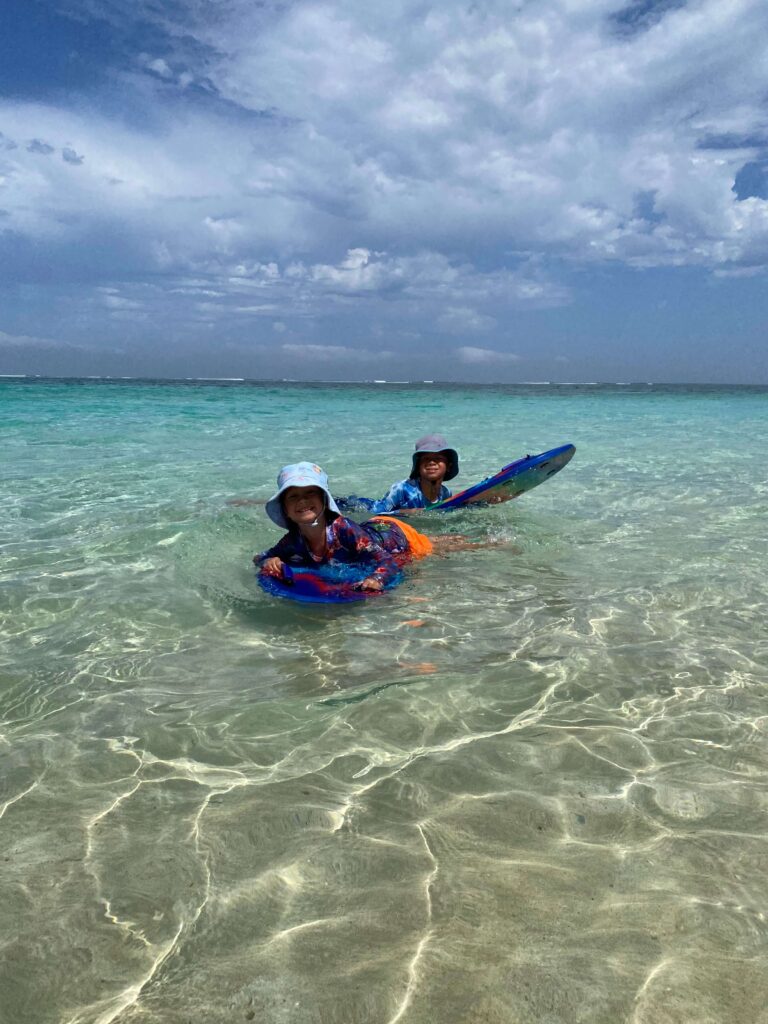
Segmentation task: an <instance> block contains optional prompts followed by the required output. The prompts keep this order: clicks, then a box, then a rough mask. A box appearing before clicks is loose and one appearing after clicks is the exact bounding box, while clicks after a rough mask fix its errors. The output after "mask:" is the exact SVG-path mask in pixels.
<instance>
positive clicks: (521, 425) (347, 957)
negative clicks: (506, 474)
mask: <svg viewBox="0 0 768 1024" xmlns="http://www.w3.org/2000/svg"><path fill="white" fill-rule="evenodd" d="M766 413H768V390H766V389H724V390H718V389H715V388H709V389H707V388H692V389H686V388H663V387H649V386H645V385H643V386H633V387H605V386H603V387H586V386H582V387H577V386H574V387H559V388H555V387H533V386H531V387H518V388H513V387H499V388H492V387H457V386H452V387H449V388H443V387H440V386H429V385H422V386H394V385H379V386H374V385H369V386H365V385H360V386H350V385H346V386H345V385H338V386H333V385H289V384H285V385H269V384H262V385H257V386H249V385H247V384H230V385H223V384H222V385H214V384H192V383H178V384H169V383H154V384H153V383H132V382H123V383H106V382H98V381H91V382H57V381H6V382H0V431H1V434H2V447H3V460H2V466H0V480H1V481H2V487H3V502H2V507H1V508H0V540H1V541H2V545H3V559H2V566H1V568H0V613H1V614H2V632H1V634H0V635H1V637H2V645H1V646H0V758H2V773H1V775H0V865H1V866H2V879H3V899H2V901H0V936H2V939H1V940H0V946H1V947H2V953H1V954H0V1019H2V1020H3V1021H8V1022H13V1024H48V1022H51V1024H52V1022H69V1024H90V1022H93V1024H95V1022H99V1024H106V1022H110V1021H119V1022H120V1024H138V1022H141V1024H149V1022H152V1024H155V1022H157V1024H160V1022H162V1024H187V1022H190V1021H195V1022H198V1021H205V1022H206V1024H219V1022H222V1024H223V1022H227V1024H229V1022H232V1021H241V1020H242V1021H248V1020H255V1021H262V1022H267V1021H268V1022H270V1024H273V1022H278V1024H281V1022H291V1024H309V1022H312V1024H316V1022H321V1024H326V1022H329V1024H330V1022H339V1024H341V1022H344V1024H395V1022H398V1021H402V1022H403V1024H428V1022H429V1024H432V1022H435V1021H440V1022H441V1024H446V1022H447V1024H459V1022H461V1024H465V1022H466V1024H470V1022H471V1024H476V1022H480V1021H482V1022H488V1024H494V1022H504V1024H507V1022H509V1024H513V1022H514V1024H527V1022H537V1024H560V1022H563V1024H572V1022H578V1021H584V1022H589V1024H616V1022H619V1021H632V1022H636V1024H666V1022H676V1024H677V1022H679V1024H689V1022H694V1021H695V1022H696V1024H707V1022H727V1024H741V1022H743V1024H754V1022H756V1021H763V1022H765V1021H768V1015H766V1010H765V1007H766V1006H767V1005H768V980H767V976H766V971H765V963H766V955H768V921H766V916H765V915H766V902H767V898H768V838H767V836H768V749H767V747H766V740H767V739H768V713H767V711H766V708H767V707H768V704H767V703H766V698H768V629H767V628H766V597H767V596H768V594H767V591H768V584H766V565H767V564H768V558H767V557H766V556H768V539H767V537H768V530H767V529H766V519H767V516H766V513H767V511H768V483H766V471H765V452H766V450H768V444H767V443H766V442H767V441H768V438H766ZM432 430H441V431H443V432H444V433H446V434H447V436H448V438H449V440H450V442H451V443H452V444H454V445H455V446H456V447H457V448H458V449H459V452H460V454H461V460H462V461H461V465H462V473H461V476H460V477H459V479H458V481H457V484H460V485H462V486H468V485H469V484H470V483H473V482H475V481H476V480H477V479H479V478H481V477H482V476H485V475H486V474H487V473H489V472H491V471H495V470H496V469H498V468H499V466H501V465H502V464H504V463H506V462H509V461H510V460H512V459H513V458H517V457H519V456H520V455H523V454H525V453H526V452H531V453H533V452H538V451H542V450H544V449H547V448H551V447H554V446H556V445H559V444H562V443H566V442H573V443H574V444H575V445H576V447H577V453H576V456H575V458H574V460H573V461H572V463H571V464H570V465H569V466H568V467H567V468H566V469H565V470H564V471H563V472H562V473H561V474H560V475H558V476H557V477H556V478H554V479H553V480H552V481H551V482H549V483H547V484H546V485H545V486H543V487H541V488H539V489H537V490H535V491H533V492H531V493H529V494H527V495H524V496H523V497H521V498H520V499H519V500H518V501H515V502H512V503H509V504H506V505H503V506H497V507H495V508H488V509H484V510H472V511H465V512H456V513H452V514H450V515H442V516H440V515H438V514H436V513H432V514H429V515H426V516H423V517H421V518H420V520H419V528H421V529H423V530H424V531H425V532H427V533H433V534H434V533H438V532H445V531H457V532H462V533H466V534H468V535H470V536H471V537H474V538H477V539H483V538H492V539H496V540H501V541H508V542H509V543H508V545H507V546H503V547H499V548H495V549H491V550H481V551H473V552H466V553H459V554H453V555H451V556H450V557H448V558H445V559H437V558H433V559H429V560H427V561H425V562H422V563H420V564H418V565H417V566H416V567H414V568H413V569H411V570H410V571H409V576H408V580H407V582H406V583H405V584H404V585H403V586H402V587H401V588H400V589H398V590H397V591H395V592H394V593H392V594H390V595H387V596H385V597H383V598H375V599H373V600H371V601H370V602H366V603H364V604H363V605H354V606H352V607H349V608H337V607H333V608H323V607H321V608H317V607H305V606H298V605H294V604H291V603H287V602H279V601H275V600H270V599H268V598H267V597H266V596H264V595H262V594H261V592H260V591H258V590H257V588H256V587H255V585H254V581H253V575H252V572H251V569H250V564H249V562H250V557H251V555H252V554H253V553H254V552H255V551H258V550H260V549H262V548H264V547H266V546H267V545H268V544H270V543H272V542H274V540H276V539H277V537H278V536H279V531H278V530H277V529H276V528H274V527H273V526H272V524H271V523H270V522H269V521H268V520H267V518H266V516H265V515H264V511H263V508H262V507H261V506H260V505H258V504H252V505H248V504H245V505H240V504H230V503H229V502H231V500H232V499H235V498H243V497H248V498H256V499H259V498H260V499H264V498H266V497H268V496H269V495H270V494H271V493H272V491H273V490H274V478H275V475H276V473H277V470H278V468H279V467H280V465H282V464H283V463H285V462H289V461H296V460H298V459H302V458H309V459H312V460H314V461H318V462H320V463H321V464H322V465H323V466H324V467H325V468H326V469H327V470H328V472H329V474H330V476H331V481H332V484H333V488H334V490H335V492H336V493H337V494H345V493H349V492H356V493H362V494H371V495H378V494H380V493H383V491H384V489H385V488H386V486H387V485H388V484H389V483H391V482H392V481H394V480H396V479H400V478H402V477H403V476H404V475H405V473H406V471H407V467H408V465H409V462H410V455H409V452H410V450H411V448H412V445H413V441H414V439H415V438H416V437H417V436H419V435H420V434H422V433H425V432H427V431H432Z"/></svg>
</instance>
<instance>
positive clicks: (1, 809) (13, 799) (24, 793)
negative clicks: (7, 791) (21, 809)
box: [0, 775, 43, 818]
mask: <svg viewBox="0 0 768 1024" xmlns="http://www.w3.org/2000/svg"><path fill="white" fill-rule="evenodd" d="M42 777H43V776H42V775H41V776H40V779H42ZM40 779H35V781H34V782H33V783H32V785H31V786H27V788H26V789H23V790H22V791H21V793H17V794H16V796H12V797H11V798H10V800H6V801H5V803H4V804H3V806H2V807H0V818H2V816H3V815H4V814H5V812H6V811H7V810H8V808H9V807H12V806H13V805H14V804H16V803H18V802H19V800H22V799H23V798H24V797H25V796H27V794H28V793H31V792H32V790H33V789H36V788H37V787H38V786H39V785H40Z"/></svg>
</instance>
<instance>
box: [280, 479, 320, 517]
mask: <svg viewBox="0 0 768 1024" xmlns="http://www.w3.org/2000/svg"><path fill="white" fill-rule="evenodd" d="M281 501H282V503H283V511H284V512H285V515H286V518H287V519H290V520H291V522H292V523H296V525H297V526H308V525H310V524H311V523H313V522H314V521H315V520H316V519H318V518H319V517H320V516H322V514H323V512H324V511H325V495H324V494H323V492H322V491H321V490H320V488H319V487H289V488H288V489H287V490H286V491H284V493H283V495H282V497H281Z"/></svg>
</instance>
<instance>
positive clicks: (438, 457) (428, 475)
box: [419, 452, 448, 483]
mask: <svg viewBox="0 0 768 1024" xmlns="http://www.w3.org/2000/svg"><path fill="white" fill-rule="evenodd" d="M447 470H448V459H447V458H446V457H445V455H444V454H443V453H442V452H424V453H423V454H422V455H420V456H419V477H420V478H421V479H422V480H429V482H430V483H438V482H442V479H443V477H444V476H445V474H446V472H447Z"/></svg>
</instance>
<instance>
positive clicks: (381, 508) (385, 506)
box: [369, 480, 414, 516]
mask: <svg viewBox="0 0 768 1024" xmlns="http://www.w3.org/2000/svg"><path fill="white" fill-rule="evenodd" d="M405 485H406V481H405V480H401V481H400V483H397V484H392V486H391V487H390V488H389V490H388V491H387V493H386V494H385V495H384V497H383V498H379V500H378V501H372V502H371V505H370V509H369V511H370V512H372V513H373V514H374V515H375V516H380V515H384V514H385V513H387V512H394V511H395V509H398V508H414V504H413V496H412V495H410V494H409V493H408V490H407V488H406V486H405Z"/></svg>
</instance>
